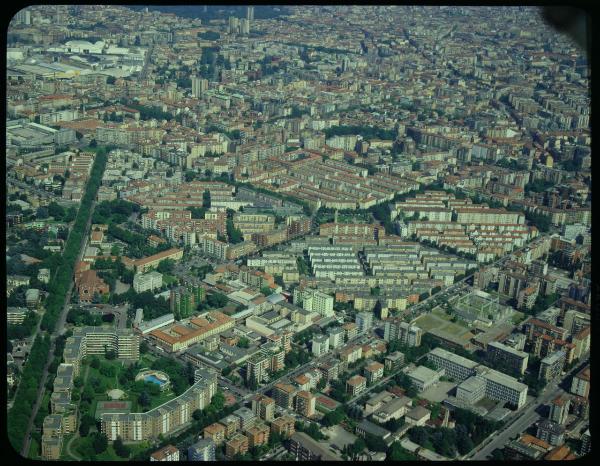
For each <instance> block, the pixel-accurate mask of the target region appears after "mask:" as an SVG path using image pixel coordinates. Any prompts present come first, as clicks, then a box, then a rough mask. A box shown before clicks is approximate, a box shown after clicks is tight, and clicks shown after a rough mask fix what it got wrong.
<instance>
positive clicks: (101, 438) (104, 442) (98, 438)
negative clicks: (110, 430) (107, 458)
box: [92, 432, 108, 454]
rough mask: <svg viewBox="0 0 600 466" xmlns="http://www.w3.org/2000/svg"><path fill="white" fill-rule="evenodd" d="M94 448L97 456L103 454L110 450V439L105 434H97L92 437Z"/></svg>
mask: <svg viewBox="0 0 600 466" xmlns="http://www.w3.org/2000/svg"><path fill="white" fill-rule="evenodd" d="M92 446H93V447H94V451H95V452H96V453H97V454H100V453H102V452H103V451H105V450H106V449H107V448H108V439H107V437H106V435H105V434H102V433H99V432H96V433H94V434H93V435H92Z"/></svg>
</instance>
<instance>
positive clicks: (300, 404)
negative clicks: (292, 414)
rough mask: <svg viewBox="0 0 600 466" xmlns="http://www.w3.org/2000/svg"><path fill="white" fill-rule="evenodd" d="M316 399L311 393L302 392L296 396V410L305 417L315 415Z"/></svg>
mask: <svg viewBox="0 0 600 466" xmlns="http://www.w3.org/2000/svg"><path fill="white" fill-rule="evenodd" d="M315 406H316V397H315V396H314V395H313V394H312V393H310V392H309V391H305V390H301V391H299V392H298V393H297V394H296V399H295V410H296V412H297V413H299V414H300V415H302V416H304V417H312V416H314V414H315Z"/></svg>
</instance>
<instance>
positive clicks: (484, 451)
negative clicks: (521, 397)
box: [466, 358, 587, 460]
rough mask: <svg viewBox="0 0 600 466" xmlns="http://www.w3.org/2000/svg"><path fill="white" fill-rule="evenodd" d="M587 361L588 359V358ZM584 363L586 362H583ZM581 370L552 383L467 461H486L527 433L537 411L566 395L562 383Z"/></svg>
mask: <svg viewBox="0 0 600 466" xmlns="http://www.w3.org/2000/svg"><path fill="white" fill-rule="evenodd" d="M586 359H587V358H586ZM583 361H584V360H583ZM580 368H581V364H578V365H577V366H576V367H574V368H573V369H571V371H570V372H569V373H567V374H566V375H565V376H564V377H563V378H562V379H561V380H558V381H554V382H552V383H550V384H549V385H548V386H547V387H546V389H545V390H544V391H543V393H542V395H541V396H539V397H538V398H536V399H535V400H534V402H533V403H531V404H530V405H528V406H526V407H525V409H524V410H522V411H521V413H520V414H517V416H516V417H514V418H513V420H512V422H510V423H509V424H508V425H507V426H506V427H504V429H503V430H502V431H500V432H499V433H494V434H492V436H491V437H490V439H491V440H488V441H484V442H483V443H482V444H481V445H479V447H478V448H476V449H475V450H473V451H472V452H471V453H470V454H469V455H467V457H466V459H469V460H485V459H486V458H487V457H488V456H489V455H491V454H492V452H493V451H494V450H495V449H497V448H503V447H504V446H505V445H506V444H507V443H508V442H509V441H510V440H511V439H512V438H513V437H515V436H517V435H519V434H521V433H523V432H525V430H527V428H528V427H529V426H530V425H532V424H533V423H535V422H537V421H538V420H539V419H540V418H541V416H540V414H539V413H538V412H537V411H536V410H538V408H539V407H540V406H542V405H544V404H546V403H548V402H549V401H550V400H552V399H554V398H556V397H557V396H559V395H561V394H562V393H564V390H563V389H562V388H560V387H559V385H560V383H562V382H563V381H564V380H566V379H568V378H569V377H570V376H571V374H572V373H573V372H575V371H577V370H579V369H580Z"/></svg>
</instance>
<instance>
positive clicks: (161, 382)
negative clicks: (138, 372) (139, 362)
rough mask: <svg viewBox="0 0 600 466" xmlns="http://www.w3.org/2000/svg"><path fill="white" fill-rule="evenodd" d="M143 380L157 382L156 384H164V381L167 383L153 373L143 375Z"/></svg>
mask: <svg viewBox="0 0 600 466" xmlns="http://www.w3.org/2000/svg"><path fill="white" fill-rule="evenodd" d="M144 380H145V381H146V382H152V383H155V384H157V385H164V384H165V383H167V382H166V381H164V380H160V379H159V378H158V377H156V376H155V375H154V374H150V375H147V376H146V377H144Z"/></svg>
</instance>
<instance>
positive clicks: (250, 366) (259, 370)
mask: <svg viewBox="0 0 600 466" xmlns="http://www.w3.org/2000/svg"><path fill="white" fill-rule="evenodd" d="M269 367H270V358H269V356H268V355H267V354H266V353H264V352H262V351H259V352H258V353H256V354H254V355H252V356H251V357H250V359H248V360H247V361H246V380H248V381H250V380H253V381H255V382H257V383H260V382H262V381H263V380H264V379H265V376H266V375H267V371H268V369H269Z"/></svg>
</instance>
